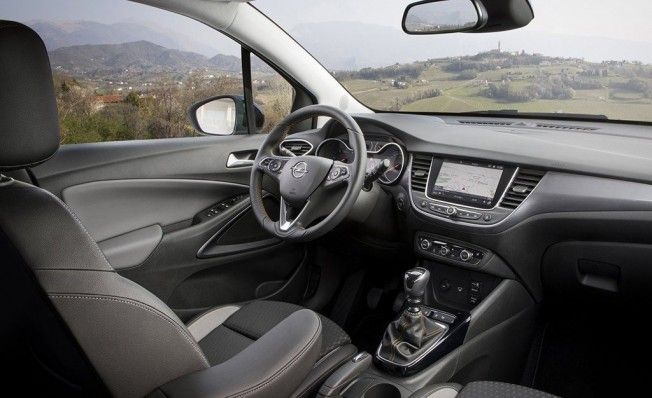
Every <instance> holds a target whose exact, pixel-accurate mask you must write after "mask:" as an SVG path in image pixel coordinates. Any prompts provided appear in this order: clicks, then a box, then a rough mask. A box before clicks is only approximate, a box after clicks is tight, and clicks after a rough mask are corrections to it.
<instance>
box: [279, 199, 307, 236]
mask: <svg viewBox="0 0 652 398" xmlns="http://www.w3.org/2000/svg"><path fill="white" fill-rule="evenodd" d="M308 205H310V199H308V201H307V202H306V204H305V205H303V209H301V211H300V212H299V214H297V216H296V217H294V220H288V219H287V204H286V203H285V200H284V199H283V197H282V196H281V203H280V206H279V207H280V209H279V219H278V225H279V229H280V230H281V231H283V232H287V231H289V230H290V229H292V227H294V225H295V224H296V223H297V221H298V220H299V218H301V216H302V215H303V212H304V211H306V209H307V208H308Z"/></svg>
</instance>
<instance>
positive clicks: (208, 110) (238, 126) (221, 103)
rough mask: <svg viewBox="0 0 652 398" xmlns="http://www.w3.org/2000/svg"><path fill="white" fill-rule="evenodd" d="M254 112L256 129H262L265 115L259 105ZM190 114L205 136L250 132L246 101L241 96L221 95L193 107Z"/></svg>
mask: <svg viewBox="0 0 652 398" xmlns="http://www.w3.org/2000/svg"><path fill="white" fill-rule="evenodd" d="M254 111H255V113H256V128H262V127H263V125H264V124H265V115H264V114H263V112H262V111H261V110H260V108H259V107H258V106H257V105H254ZM188 113H189V116H190V120H191V121H192V124H193V126H194V127H195V129H197V130H199V131H201V132H202V133H205V134H211V135H230V134H246V133H247V132H248V131H249V129H248V128H247V113H246V105H245V100H244V97H243V96H241V95H221V96H218V97H212V98H209V99H206V100H203V101H200V102H198V103H196V104H194V105H193V106H191V107H190V110H189V111H188Z"/></svg>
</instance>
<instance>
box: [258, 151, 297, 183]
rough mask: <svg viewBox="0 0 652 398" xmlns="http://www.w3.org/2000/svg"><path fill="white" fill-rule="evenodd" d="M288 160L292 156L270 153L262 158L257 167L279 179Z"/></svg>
mask: <svg viewBox="0 0 652 398" xmlns="http://www.w3.org/2000/svg"><path fill="white" fill-rule="evenodd" d="M288 160H290V158H289V157H287V156H276V155H268V156H265V157H263V158H262V159H260V160H259V161H258V162H257V163H256V165H255V167H256V168H257V169H258V170H260V171H262V172H263V173H265V174H267V175H268V176H270V177H272V178H273V179H274V180H276V181H278V180H279V178H280V176H281V173H282V171H283V167H285V164H286V163H287V162H288Z"/></svg>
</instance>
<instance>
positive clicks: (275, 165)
mask: <svg viewBox="0 0 652 398" xmlns="http://www.w3.org/2000/svg"><path fill="white" fill-rule="evenodd" d="M267 167H268V168H269V170H270V171H273V172H277V171H279V170H281V162H279V161H278V160H272V161H271V162H269V166H267Z"/></svg>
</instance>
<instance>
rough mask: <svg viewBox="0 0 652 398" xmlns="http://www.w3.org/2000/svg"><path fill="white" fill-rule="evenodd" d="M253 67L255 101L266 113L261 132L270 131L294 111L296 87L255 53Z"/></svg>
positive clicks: (252, 60) (252, 59) (252, 61)
mask: <svg viewBox="0 0 652 398" xmlns="http://www.w3.org/2000/svg"><path fill="white" fill-rule="evenodd" d="M251 69H252V76H251V79H252V82H251V83H252V89H253V91H254V103H255V104H256V106H258V107H259V108H260V110H261V111H262V112H263V114H264V115H265V123H264V125H263V127H262V129H260V130H259V132H261V133H269V132H270V130H271V129H272V128H274V126H276V124H277V123H278V122H280V121H281V120H282V119H283V118H284V117H286V116H287V115H289V114H290V112H291V111H292V102H293V100H294V88H293V87H292V85H291V84H290V83H288V82H287V80H285V79H284V78H283V77H282V76H281V75H279V74H278V72H276V71H275V70H274V69H272V68H271V67H269V66H268V65H267V64H266V63H265V62H264V61H262V60H261V59H260V58H258V57H257V56H255V55H253V54H252V55H251Z"/></svg>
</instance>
